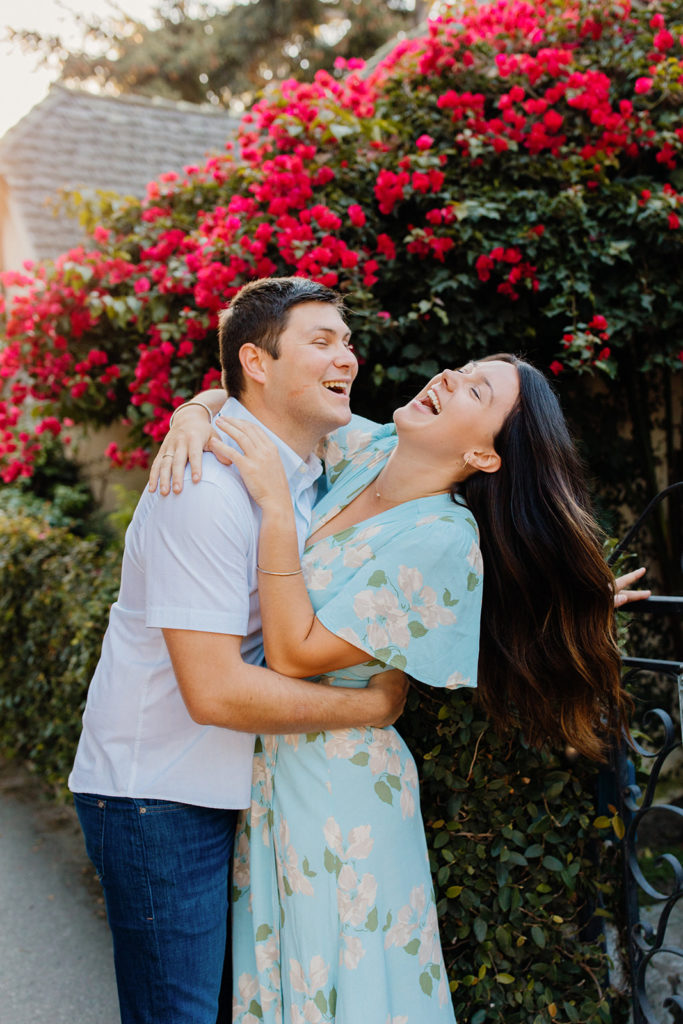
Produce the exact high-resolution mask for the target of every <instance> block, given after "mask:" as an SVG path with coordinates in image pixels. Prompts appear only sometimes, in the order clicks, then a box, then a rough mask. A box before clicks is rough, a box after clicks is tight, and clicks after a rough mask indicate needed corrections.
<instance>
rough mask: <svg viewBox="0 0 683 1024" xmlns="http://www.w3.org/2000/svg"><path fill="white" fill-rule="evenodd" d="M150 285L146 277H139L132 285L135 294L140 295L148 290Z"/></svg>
mask: <svg viewBox="0 0 683 1024" xmlns="http://www.w3.org/2000/svg"><path fill="white" fill-rule="evenodd" d="M151 287H152V286H151V285H150V283H149V278H148V277H139V278H138V279H137V281H136V282H135V284H134V285H133V288H134V290H135V294H136V295H141V294H142V293H143V292H148V291H149V290H150V288H151Z"/></svg>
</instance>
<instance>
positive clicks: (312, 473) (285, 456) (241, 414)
mask: <svg viewBox="0 0 683 1024" xmlns="http://www.w3.org/2000/svg"><path fill="white" fill-rule="evenodd" d="M219 415H220V416H230V417H231V418H232V419H235V420H247V421H248V422H250V423H257V424H258V426H259V427H260V428H261V430H263V431H265V433H266V434H267V435H268V437H269V438H270V439H271V440H272V441H273V442H274V444H275V446H276V448H277V450H278V452H279V453H280V458H281V459H282V465H283V466H284V468H285V476H286V477H287V482H288V483H289V484H290V486H291V487H292V488H294V487H295V486H297V485H299V484H300V483H302V482H304V481H305V482H306V483H307V484H311V483H313V481H314V480H317V479H318V477H319V476H320V475H321V473H322V464H321V462H320V459H319V458H318V457H317V455H315V454H314V453H313V452H311V454H310V455H309V456H308V458H307V459H302V458H301V456H300V455H297V453H296V452H295V451H294V449H293V448H290V447H289V445H288V444H285V442H284V441H283V440H282V438H280V437H278V436H277V434H274V433H273V431H272V430H270V429H269V428H268V427H267V426H266V425H265V423H262V422H261V420H259V419H257V418H256V416H254V415H253V413H250V412H249V410H248V409H247V408H246V407H245V406H244V405H242V403H241V402H240V401H238V400H237V399H236V398H228V400H227V402H226V403H225V405H224V406H223V408H222V409H221V411H220V413H219ZM214 427H215V429H216V430H219V432H220V434H221V437H222V439H223V440H224V441H225V443H226V444H228V445H230V446H231V447H232V448H237V447H239V446H238V445H237V444H236V443H235V442H234V441H233V439H232V438H231V437H228V435H227V434H224V433H223V431H221V430H220V429H219V428H218V427H216V425H215V424H214Z"/></svg>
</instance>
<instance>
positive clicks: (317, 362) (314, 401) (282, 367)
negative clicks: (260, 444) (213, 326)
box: [263, 302, 358, 447]
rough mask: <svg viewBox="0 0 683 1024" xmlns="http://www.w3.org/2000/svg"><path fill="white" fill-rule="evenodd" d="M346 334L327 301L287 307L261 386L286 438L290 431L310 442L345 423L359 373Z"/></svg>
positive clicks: (342, 323) (337, 316)
mask: <svg viewBox="0 0 683 1024" xmlns="http://www.w3.org/2000/svg"><path fill="white" fill-rule="evenodd" d="M350 338H351V332H350V331H349V329H348V327H347V326H346V324H345V323H344V321H343V320H342V318H341V315H340V313H339V311H338V310H337V309H335V307H334V306H332V305H330V304H329V303H327V302H302V303H300V304H299V305H298V306H294V307H293V308H292V309H291V310H290V311H289V316H288V318H287V325H286V327H285V329H284V331H283V332H282V334H281V335H280V338H279V349H280V355H279V358H278V359H273V358H272V357H270V356H267V355H266V357H265V360H264V373H265V386H264V391H263V398H264V401H265V404H266V406H267V409H268V413H269V414H270V415H273V416H275V417H276V418H277V423H278V428H279V429H278V431H277V432H278V433H280V434H281V436H283V437H284V438H285V439H286V434H287V433H289V432H290V431H291V432H292V433H294V434H296V435H297V436H299V435H300V436H301V438H302V440H303V439H304V438H310V439H311V440H310V444H311V446H314V445H315V444H316V443H317V441H319V440H320V438H321V437H323V436H324V435H325V434H328V433H329V432H330V431H331V430H335V429H336V428H337V427H342V426H344V425H345V424H347V423H348V422H349V420H350V418H351V408H350V404H349V396H350V393H351V384H352V383H353V381H354V379H355V377H356V374H357V373H358V361H357V359H356V357H355V355H354V354H353V351H352V349H351V346H350ZM285 424H286V425H287V427H288V428H289V429H284V428H285ZM289 443H290V444H292V442H291V440H290V442H289ZM292 446H293V447H298V444H294V445H292Z"/></svg>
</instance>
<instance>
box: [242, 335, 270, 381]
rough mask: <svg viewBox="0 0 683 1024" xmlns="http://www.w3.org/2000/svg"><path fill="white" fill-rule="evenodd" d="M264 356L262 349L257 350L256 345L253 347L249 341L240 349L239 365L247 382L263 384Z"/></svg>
mask: <svg viewBox="0 0 683 1024" xmlns="http://www.w3.org/2000/svg"><path fill="white" fill-rule="evenodd" d="M266 354H267V353H266V352H265V350H264V349H262V348H259V347H258V345H254V344H252V342H250V341H247V342H245V344H244V345H242V347H241V348H240V351H239V359H240V363H241V364H242V369H243V370H244V374H245V376H246V377H248V378H249V380H254V381H256V382H257V383H258V384H263V383H264V381H265V379H266V375H265V369H264V365H263V361H264V356H265V355H266Z"/></svg>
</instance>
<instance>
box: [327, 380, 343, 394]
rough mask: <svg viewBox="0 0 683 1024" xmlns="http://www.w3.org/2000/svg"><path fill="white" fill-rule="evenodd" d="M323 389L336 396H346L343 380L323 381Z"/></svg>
mask: <svg viewBox="0 0 683 1024" xmlns="http://www.w3.org/2000/svg"><path fill="white" fill-rule="evenodd" d="M323 387H324V388H327V389H328V390H329V391H335V392H336V393H337V394H342V395H345V394H346V381H344V380H324V381H323Z"/></svg>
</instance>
